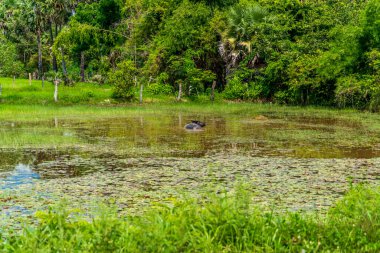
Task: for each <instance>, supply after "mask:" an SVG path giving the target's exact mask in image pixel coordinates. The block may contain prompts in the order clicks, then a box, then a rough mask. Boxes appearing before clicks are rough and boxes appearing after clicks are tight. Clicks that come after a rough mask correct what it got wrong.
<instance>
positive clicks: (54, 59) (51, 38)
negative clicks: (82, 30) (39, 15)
mask: <svg viewBox="0 0 380 253" xmlns="http://www.w3.org/2000/svg"><path fill="white" fill-rule="evenodd" d="M49 30H50V46H51V48H53V44H54V36H53V24H52V22H51V21H50V22H49ZM51 54H52V58H53V59H52V64H53V70H54V72H57V71H58V63H57V57H55V54H54V52H53V50H52V52H51Z"/></svg>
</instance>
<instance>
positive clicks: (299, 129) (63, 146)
mask: <svg viewBox="0 0 380 253" xmlns="http://www.w3.org/2000/svg"><path fill="white" fill-rule="evenodd" d="M195 119H196V120H201V121H204V122H206V124H207V126H206V127H205V128H204V130H203V131H196V132H191V131H186V130H185V129H184V125H185V124H186V123H188V122H190V121H191V120H195ZM0 137H1V139H2V143H1V144H0V147H1V149H0V192H1V193H2V194H1V195H0V206H1V207H2V209H3V212H2V219H3V222H9V221H10V220H12V219H14V218H15V217H18V216H26V217H29V216H30V215H31V214H32V213H33V212H35V211H36V210H40V209H45V208H47V207H48V206H49V205H50V204H53V203H56V202H59V201H61V200H62V199H66V200H67V201H68V203H70V206H72V207H81V208H85V209H91V208H93V207H94V206H96V204H97V203H99V202H100V201H105V202H110V203H115V204H116V205H117V207H118V208H119V210H120V212H129V213H138V212H140V210H141V207H143V206H148V205H151V204H152V203H156V202H165V201H170V200H171V199H173V198H176V197H178V196H180V195H182V194H190V195H197V194H200V193H202V192H205V191H206V192H207V191H224V190H232V189H233V188H234V186H235V184H236V183H237V182H244V183H248V184H249V185H250V187H251V188H252V190H253V191H255V192H256V195H255V196H256V197H255V202H257V203H258V204H260V205H263V206H266V207H269V208H272V207H274V208H275V209H278V210H308V211H314V210H322V211H323V210H326V209H327V208H328V207H329V206H331V205H332V204H333V203H334V202H335V201H336V200H337V199H338V198H340V197H341V196H342V195H343V194H344V193H345V192H346V191H347V189H348V188H349V185H350V182H354V183H356V182H367V183H371V184H374V185H377V184H378V182H379V179H380V145H379V139H380V135H379V132H378V131H376V130H373V129H370V128H368V125H365V124H361V122H360V120H346V119H337V118H334V117H327V118H323V117H322V118H321V117H319V118H315V117H310V116H304V115H302V114H301V115H297V114H295V115H287V114H280V113H273V112H268V113H265V114H264V115H260V116H257V115H256V116H255V115H253V116H241V115H222V114H200V113H177V112H172V113H170V112H169V113H164V114H159V115H155V114H150V113H142V114H141V116H136V115H135V114H134V115H131V116H125V115H124V116H122V117H118V116H114V117H112V118H58V117H54V118H51V119H43V120H36V121H27V122H21V121H17V120H13V121H12V120H9V121H3V122H1V130H0ZM20 214H21V215H20Z"/></svg>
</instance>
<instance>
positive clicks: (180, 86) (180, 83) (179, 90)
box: [177, 82, 182, 101]
mask: <svg viewBox="0 0 380 253" xmlns="http://www.w3.org/2000/svg"><path fill="white" fill-rule="evenodd" d="M178 86H179V87H178V97H177V101H181V97H182V82H179V83H178Z"/></svg>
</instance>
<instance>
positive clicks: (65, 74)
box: [61, 48, 69, 85]
mask: <svg viewBox="0 0 380 253" xmlns="http://www.w3.org/2000/svg"><path fill="white" fill-rule="evenodd" d="M61 55H62V73H63V80H64V81H65V84H66V85H68V84H69V79H68V77H67V69H66V61H65V53H64V52H63V48H61Z"/></svg>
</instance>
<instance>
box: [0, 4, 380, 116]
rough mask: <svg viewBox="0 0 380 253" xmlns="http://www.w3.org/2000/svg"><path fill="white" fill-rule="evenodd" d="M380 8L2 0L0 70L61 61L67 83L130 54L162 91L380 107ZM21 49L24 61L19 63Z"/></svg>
mask: <svg viewBox="0 0 380 253" xmlns="http://www.w3.org/2000/svg"><path fill="white" fill-rule="evenodd" d="M379 8H380V1H379V0H355V1H351V0H337V1H329V0H323V1H309V0H307V1H301V0H287V1H268V0H254V1H248V0H225V1H201V0H170V1H163V0H133V1H132V0H125V1H122V0H99V1H85V2H81V1H69V0H60V1H52V0H5V1H2V2H1V4H0V29H1V30H2V33H3V36H4V38H5V39H6V40H7V41H6V45H7V46H6V48H5V49H4V50H1V51H2V54H5V57H2V61H4V62H1V61H0V74H1V75H3V76H12V75H19V76H25V75H26V73H27V72H35V73H38V74H36V76H39V77H40V78H42V76H43V75H44V73H46V75H49V76H54V75H55V74H53V73H50V72H51V71H59V72H60V73H61V74H60V75H58V76H62V77H63V78H64V80H65V81H66V83H67V84H71V83H72V82H73V81H74V82H76V81H79V80H82V81H84V80H92V81H96V82H99V83H104V82H113V81H114V77H115V73H124V71H125V70H123V69H120V67H122V66H126V64H127V65H128V66H130V67H129V68H133V69H136V71H132V72H134V73H133V75H134V76H133V78H132V79H134V80H133V83H134V84H137V83H140V84H144V86H145V87H148V88H149V86H153V88H152V90H154V91H155V92H160V91H162V92H163V93H168V92H170V93H172V95H174V94H175V93H176V92H178V89H179V86H180V84H181V86H182V89H183V93H184V94H185V95H187V96H190V97H194V96H197V95H199V94H202V93H205V92H206V93H209V92H210V89H211V87H212V84H213V82H214V81H215V82H216V84H217V85H216V88H217V90H219V91H220V92H222V93H223V96H224V98H226V99H244V100H253V101H274V102H277V103H286V104H300V105H306V104H314V105H332V106H339V107H354V108H358V109H371V110H373V111H377V110H379V107H380V82H379V71H380V60H379V59H380V35H379V29H380V28H379V23H380V14H379V13H380V11H379ZM2 40H3V39H2ZM16 58H18V60H19V61H20V62H22V63H23V68H22V67H21V66H22V64H19V63H12V64H16V66H11V67H10V64H11V63H9V62H10V61H11V59H16ZM5 62H6V63H7V64H5ZM132 65H133V66H132ZM11 70H12V71H11ZM132 72H130V71H128V74H127V75H126V76H125V77H123V78H124V79H130V78H131V76H130V74H131V73H132ZM55 76H56V75H55ZM112 77H113V78H112ZM117 79H118V80H119V81H120V80H121V79H122V78H120V77H119V78H117ZM124 82H125V84H122V86H123V92H125V93H126V95H121V94H119V93H120V89H119V88H120V85H121V84H120V83H119V84H117V83H115V85H116V87H119V88H116V91H115V94H119V95H117V96H119V97H120V98H123V99H126V98H128V99H131V98H132V96H130V95H128V94H130V93H131V89H132V87H133V85H132V86H131V83H132V81H130V80H128V81H124ZM127 83H129V84H127ZM160 87H162V89H161V88H160ZM168 87H171V88H168Z"/></svg>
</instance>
